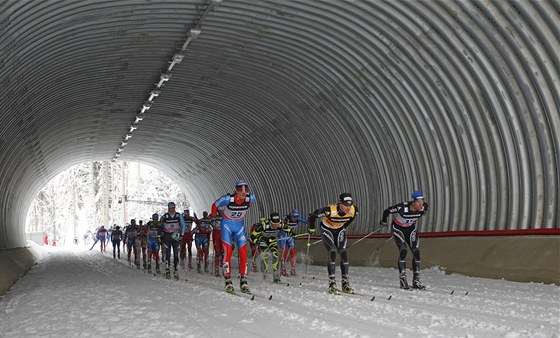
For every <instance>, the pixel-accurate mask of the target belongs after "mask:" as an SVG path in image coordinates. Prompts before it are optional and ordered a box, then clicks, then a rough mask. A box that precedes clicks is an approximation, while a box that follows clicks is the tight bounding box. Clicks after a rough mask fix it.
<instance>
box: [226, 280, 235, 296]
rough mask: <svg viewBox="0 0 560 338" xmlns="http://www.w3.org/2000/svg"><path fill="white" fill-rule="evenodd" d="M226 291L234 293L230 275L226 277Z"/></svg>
mask: <svg viewBox="0 0 560 338" xmlns="http://www.w3.org/2000/svg"><path fill="white" fill-rule="evenodd" d="M226 292H227V293H234V292H235V291H234V290H233V283H232V282H231V277H229V276H228V277H226Z"/></svg>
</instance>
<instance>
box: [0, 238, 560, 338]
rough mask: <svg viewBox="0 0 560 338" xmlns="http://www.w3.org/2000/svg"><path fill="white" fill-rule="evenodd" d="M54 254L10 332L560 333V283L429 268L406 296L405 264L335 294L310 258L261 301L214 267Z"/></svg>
mask: <svg viewBox="0 0 560 338" xmlns="http://www.w3.org/2000/svg"><path fill="white" fill-rule="evenodd" d="M109 248H110V246H109ZM96 249H97V248H96ZM43 250H45V252H44V258H43V259H42V260H41V261H40V262H39V264H37V265H36V266H34V267H33V268H32V269H31V271H30V272H29V273H28V274H27V275H26V276H25V277H23V278H22V279H20V280H19V281H18V282H17V283H16V284H15V285H14V286H13V287H12V288H11V289H10V291H9V292H8V294H6V295H5V296H4V297H3V298H2V299H1V300H0V336H1V337H29V336H55V337H75V336H86V337H92V336H93V337H99V336H114V335H117V334H121V335H122V336H123V337H155V336H181V337H190V336H192V337H200V336H207V337H240V336H250V337H265V336H266V337H326V336H332V337H341V336H343V337H510V338H512V337H559V332H560V288H559V287H557V286H554V285H543V284H537V283H515V282H508V281H503V280H492V279H483V278H472V277H465V276H460V275H450V276H446V275H444V274H443V273H442V272H441V271H438V270H436V269H430V270H425V271H423V276H422V277H423V278H422V279H423V282H424V283H425V284H427V285H428V286H429V288H430V290H428V291H405V290H400V289H399V288H398V281H397V272H396V270H395V269H382V268H363V267H351V271H350V272H351V284H352V285H353V287H354V288H355V289H356V291H357V292H359V293H360V294H361V295H358V296H350V295H340V296H333V295H329V294H327V293H326V289H327V282H326V268H325V267H323V266H310V267H309V270H308V274H307V276H305V277H304V276H303V269H304V266H303V265H301V264H300V265H299V266H298V270H299V271H300V273H301V275H300V276H298V277H289V278H284V281H285V282H286V283H289V285H286V284H279V285H274V284H272V282H271V281H270V280H266V281H264V280H263V278H262V274H255V273H254V274H252V275H250V278H249V286H250V287H251V289H252V291H253V293H254V294H255V299H254V300H251V299H250V298H249V297H245V296H234V295H229V294H227V293H226V292H225V291H223V289H224V288H223V279H221V278H216V277H213V276H212V275H210V274H198V273H196V272H195V271H184V270H182V271H181V281H179V282H177V281H172V280H171V281H170V280H165V279H164V278H162V277H161V276H159V275H158V276H155V277H154V276H151V275H147V274H145V273H144V272H142V271H141V270H137V269H136V268H130V267H128V266H127V265H126V264H125V262H124V261H122V260H121V261H118V260H117V261H115V260H113V259H112V255H111V256H110V255H108V254H101V253H99V251H98V250H94V251H87V250H84V249H83V248H82V249H68V248H43ZM185 279H187V281H185ZM234 285H235V286H236V289H238V288H237V286H238V284H237V283H235V284H234ZM452 291H454V292H453V294H451V292H452ZM467 292H468V294H467ZM270 296H272V299H270V300H269V298H270ZM374 296H375V299H374V300H373V301H371V299H372V298H373V297H374Z"/></svg>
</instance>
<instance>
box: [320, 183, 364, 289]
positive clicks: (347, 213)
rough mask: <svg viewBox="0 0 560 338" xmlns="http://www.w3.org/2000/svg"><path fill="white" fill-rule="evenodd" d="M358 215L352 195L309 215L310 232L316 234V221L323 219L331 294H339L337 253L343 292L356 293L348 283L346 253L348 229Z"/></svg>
mask: <svg viewBox="0 0 560 338" xmlns="http://www.w3.org/2000/svg"><path fill="white" fill-rule="evenodd" d="M357 214H358V208H357V207H356V206H355V205H354V201H353V200H352V195H350V194H349V193H343V194H340V197H339V200H338V202H337V203H336V204H331V205H329V206H327V207H324V208H322V209H318V210H315V211H314V212H313V213H311V214H310V215H309V232H310V233H314V232H315V220H316V219H317V218H319V217H321V230H322V234H321V237H322V239H323V244H325V247H326V248H327V252H328V255H329V257H328V265H327V270H328V273H329V293H331V294H335V295H337V294H339V293H340V291H339V290H338V288H337V286H336V280H335V265H336V263H335V261H336V253H337V251H338V253H339V254H340V270H341V272H342V292H344V293H354V289H352V288H351V287H350V283H349V282H348V255H347V253H346V228H347V227H348V225H350V223H352V221H354V218H355V217H356V215H357Z"/></svg>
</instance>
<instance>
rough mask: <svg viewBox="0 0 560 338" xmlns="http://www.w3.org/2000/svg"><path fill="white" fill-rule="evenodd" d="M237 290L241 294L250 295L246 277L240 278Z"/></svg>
mask: <svg viewBox="0 0 560 338" xmlns="http://www.w3.org/2000/svg"><path fill="white" fill-rule="evenodd" d="M239 288H240V289H241V292H243V293H247V294H251V290H249V285H247V277H241V279H240V280H239Z"/></svg>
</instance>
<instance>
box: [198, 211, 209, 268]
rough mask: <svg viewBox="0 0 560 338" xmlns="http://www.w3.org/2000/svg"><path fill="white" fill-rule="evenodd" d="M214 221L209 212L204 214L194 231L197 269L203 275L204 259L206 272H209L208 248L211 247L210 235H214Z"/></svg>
mask: <svg viewBox="0 0 560 338" xmlns="http://www.w3.org/2000/svg"><path fill="white" fill-rule="evenodd" d="M211 222H212V220H211V219H210V217H209V216H208V212H207V211H205V212H203V213H202V218H201V219H200V222H199V224H198V225H197V226H196V228H195V229H194V241H195V244H196V269H197V271H198V273H202V267H201V264H202V260H203V259H204V272H208V248H209V246H210V234H211V233H212V226H211V225H210V223H211Z"/></svg>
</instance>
